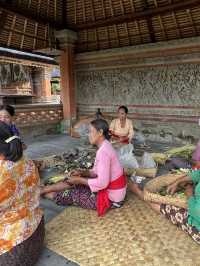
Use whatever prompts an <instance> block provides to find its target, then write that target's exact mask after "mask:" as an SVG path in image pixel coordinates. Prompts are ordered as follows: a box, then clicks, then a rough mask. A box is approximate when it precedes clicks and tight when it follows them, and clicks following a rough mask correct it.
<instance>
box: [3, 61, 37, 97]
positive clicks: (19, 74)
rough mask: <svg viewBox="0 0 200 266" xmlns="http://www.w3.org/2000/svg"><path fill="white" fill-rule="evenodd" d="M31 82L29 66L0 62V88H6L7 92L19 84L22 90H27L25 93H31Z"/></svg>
mask: <svg viewBox="0 0 200 266" xmlns="http://www.w3.org/2000/svg"><path fill="white" fill-rule="evenodd" d="M31 82H32V81H31V72H30V68H29V67H27V66H23V65H18V64H0V90H4V91H5V92H6V90H8V93H9V92H10V90H12V89H15V87H16V86H19V87H20V88H21V89H22V90H28V92H27V93H31V92H32V91H31ZM27 93H26V94H27ZM22 94H23V91H22Z"/></svg>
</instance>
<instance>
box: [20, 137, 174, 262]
mask: <svg viewBox="0 0 200 266" xmlns="http://www.w3.org/2000/svg"><path fill="white" fill-rule="evenodd" d="M25 142H26V144H27V145H28V149H27V150H26V152H25V153H26V155H28V156H29V158H31V159H37V158H41V157H45V156H49V155H54V154H61V153H63V152H66V151H68V150H70V149H73V148H76V147H77V146H79V147H80V146H82V147H83V148H84V146H85V143H84V141H83V140H80V139H74V138H71V137H69V136H66V135H48V136H42V137H38V138H36V139H34V140H25ZM149 144H150V146H151V148H150V150H154V151H161V150H166V149H168V148H170V147H171V146H173V145H169V144H166V143H165V144H161V143H149ZM147 150H148V149H147ZM41 207H43V209H44V214H45V222H46V223H47V222H48V221H50V220H51V219H53V218H54V217H55V216H57V215H58V214H59V213H60V212H62V210H63V209H64V208H63V207H60V206H57V205H56V204H54V203H53V202H51V201H49V200H45V199H42V200H41ZM55 265H56V266H64V265H68V266H75V265H77V264H75V263H73V262H71V261H69V260H67V259H65V258H63V257H62V256H59V255H58V254H56V253H54V252H52V251H50V250H48V249H47V248H44V250H43V252H42V255H41V257H40V260H39V261H38V263H37V265H36V266H55ZM105 266H106V265H105Z"/></svg>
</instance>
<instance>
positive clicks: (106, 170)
mask: <svg viewBox="0 0 200 266" xmlns="http://www.w3.org/2000/svg"><path fill="white" fill-rule="evenodd" d="M109 137H110V136H109V127H108V124H107V122H106V121H105V120H102V119H97V120H94V121H92V122H91V124H90V133H89V140H90V143H91V144H93V145H97V147H98V151H97V154H96V159H95V164H94V168H93V169H92V170H91V171H81V170H80V171H74V172H73V173H72V175H71V177H70V179H69V180H67V181H64V182H59V183H57V184H55V185H50V186H46V187H44V189H43V191H42V194H45V196H46V197H47V198H49V199H53V200H55V202H56V203H57V204H59V205H78V206H80V207H82V208H88V209H97V211H98V214H99V215H100V216H101V215H103V214H104V213H105V212H106V210H107V209H109V208H110V207H120V206H121V204H122V202H123V200H124V198H125V195H126V177H125V176H124V174H123V168H122V166H121V164H120V162H119V160H118V157H117V154H116V152H115V150H114V149H113V147H112V145H111V144H110V142H109V141H108V140H109Z"/></svg>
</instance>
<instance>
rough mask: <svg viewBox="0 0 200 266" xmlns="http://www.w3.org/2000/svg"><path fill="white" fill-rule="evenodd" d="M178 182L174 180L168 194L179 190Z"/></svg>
mask: <svg viewBox="0 0 200 266" xmlns="http://www.w3.org/2000/svg"><path fill="white" fill-rule="evenodd" d="M177 187H178V183H177V182H174V183H172V184H171V185H169V186H168V188H167V194H171V195H173V194H174V193H175V192H176V191H177Z"/></svg>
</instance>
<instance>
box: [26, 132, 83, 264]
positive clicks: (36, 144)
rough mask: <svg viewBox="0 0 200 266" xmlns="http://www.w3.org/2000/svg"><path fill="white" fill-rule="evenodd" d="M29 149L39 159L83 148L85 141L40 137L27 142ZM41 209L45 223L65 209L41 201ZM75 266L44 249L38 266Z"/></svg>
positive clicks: (28, 151)
mask: <svg viewBox="0 0 200 266" xmlns="http://www.w3.org/2000/svg"><path fill="white" fill-rule="evenodd" d="M25 142H26V144H27V145H28V148H27V150H26V155H27V156H28V157H29V158H31V159H37V158H41V157H45V156H50V155H54V154H61V153H63V152H66V151H68V150H70V149H73V148H74V147H77V145H78V146H83V147H84V141H81V140H79V139H74V138H70V137H69V136H66V135H56V136H55V135H48V136H42V137H38V138H36V139H34V140H25ZM41 207H42V208H43V209H44V215H45V222H46V223H47V222H49V221H50V220H51V219H53V218H54V217H55V216H57V215H58V214H59V213H60V212H61V211H62V210H63V209H64V208H63V207H60V206H58V205H56V204H54V203H53V202H52V201H49V200H46V199H41ZM55 265H56V266H65V265H68V266H75V265H77V264H75V263H73V262H71V261H69V260H66V259H65V258H63V257H62V256H59V255H58V254H56V253H54V252H52V251H51V250H48V249H47V248H44V250H43V252H42V255H41V258H40V260H39V261H38V263H37V265H36V266H55Z"/></svg>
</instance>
